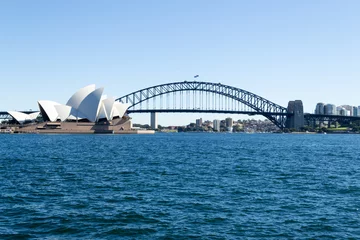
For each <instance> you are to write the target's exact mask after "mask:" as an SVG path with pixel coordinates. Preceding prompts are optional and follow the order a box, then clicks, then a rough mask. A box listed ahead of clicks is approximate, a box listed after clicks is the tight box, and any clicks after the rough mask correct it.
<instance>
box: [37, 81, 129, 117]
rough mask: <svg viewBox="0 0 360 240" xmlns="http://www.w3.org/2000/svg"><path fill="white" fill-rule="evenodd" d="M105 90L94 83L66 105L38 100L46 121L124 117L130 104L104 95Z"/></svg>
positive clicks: (78, 92)
mask: <svg viewBox="0 0 360 240" xmlns="http://www.w3.org/2000/svg"><path fill="white" fill-rule="evenodd" d="M103 91H104V88H96V87H95V85H94V84H92V85H89V86H86V87H84V88H81V89H80V90H79V91H77V92H76V93H74V95H72V96H71V97H70V99H69V100H68V101H67V103H66V104H65V105H64V104H60V103H57V102H54V101H49V100H41V101H38V105H39V109H40V113H41V115H42V118H43V120H44V121H50V122H59V121H60V122H64V121H88V122H99V121H100V120H107V121H111V120H113V119H114V118H121V117H123V115H124V114H125V112H126V110H127V109H128V107H129V105H128V104H124V103H120V102H116V101H115V99H114V98H111V97H110V98H108V97H106V96H103Z"/></svg>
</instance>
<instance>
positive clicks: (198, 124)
mask: <svg viewBox="0 0 360 240" xmlns="http://www.w3.org/2000/svg"><path fill="white" fill-rule="evenodd" d="M202 124H203V122H202V118H199V119H196V126H197V127H201V126H202Z"/></svg>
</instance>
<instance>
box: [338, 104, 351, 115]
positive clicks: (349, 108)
mask: <svg viewBox="0 0 360 240" xmlns="http://www.w3.org/2000/svg"><path fill="white" fill-rule="evenodd" d="M340 107H343V108H345V109H346V110H347V111H348V115H345V116H354V115H353V106H350V105H342V106H340Z"/></svg>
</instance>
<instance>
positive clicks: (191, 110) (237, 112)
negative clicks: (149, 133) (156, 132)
mask: <svg viewBox="0 0 360 240" xmlns="http://www.w3.org/2000/svg"><path fill="white" fill-rule="evenodd" d="M154 112H155V113H228V114H246V115H250V116H253V115H259V114H260V113H259V112H255V111H235V110H204V109H136V110H128V111H127V113H129V114H130V113H154ZM261 115H281V116H290V115H292V114H291V113H286V112H285V113H274V112H261Z"/></svg>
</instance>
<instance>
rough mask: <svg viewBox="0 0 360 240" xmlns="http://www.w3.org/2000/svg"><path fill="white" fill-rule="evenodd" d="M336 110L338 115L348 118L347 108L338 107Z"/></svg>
mask: <svg viewBox="0 0 360 240" xmlns="http://www.w3.org/2000/svg"><path fill="white" fill-rule="evenodd" d="M336 109H337V114H338V115H340V116H347V114H348V111H347V110H346V109H345V108H343V107H341V106H339V107H337V108H336Z"/></svg>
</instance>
